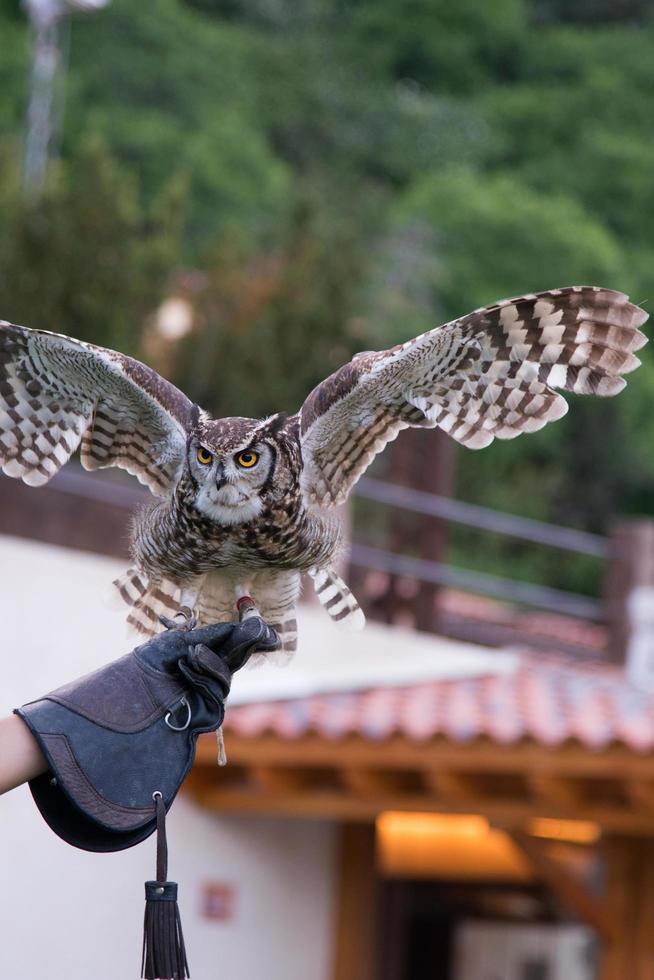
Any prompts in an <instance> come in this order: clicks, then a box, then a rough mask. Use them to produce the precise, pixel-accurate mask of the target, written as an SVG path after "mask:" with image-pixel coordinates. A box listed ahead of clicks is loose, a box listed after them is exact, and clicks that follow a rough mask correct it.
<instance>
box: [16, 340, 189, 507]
mask: <svg viewBox="0 0 654 980" xmlns="http://www.w3.org/2000/svg"><path fill="white" fill-rule="evenodd" d="M193 410H194V406H193V404H192V402H190V401H189V399H188V398H187V397H186V395H184V394H183V393H182V392H181V391H179V390H178V389H177V388H175V387H174V385H171V384H169V383H168V382H167V381H165V380H164V379H163V378H161V377H160V376H159V375H158V374H157V373H156V372H155V371H152V370H151V369H150V368H148V367H146V366H145V365H144V364H141V363H140V362H139V361H135V360H133V359H132V358H131V357H125V356H124V355H123V354H119V353H117V352H115V351H111V350H107V349H106V348H104V347H95V346H94V345H93V344H86V343H84V342H83V341H80V340H73V339H72V338H71V337H64V336H62V335H60V334H55V333H48V332H46V331H44V330H28V329H27V328H26V327H18V326H15V325H13V324H11V323H6V322H3V321H0V466H1V467H2V470H3V471H4V472H5V473H6V474H7V475H8V476H13V477H19V478H21V479H22V480H24V481H25V483H28V484H29V485H30V486H41V485H42V484H44V483H47V482H48V480H50V479H51V477H53V476H54V475H55V473H57V471H58V470H59V469H61V467H62V466H63V465H64V463H66V462H67V461H68V460H69V459H70V457H71V455H72V454H73V453H74V452H75V450H76V449H77V447H78V446H79V444H80V442H81V444H82V449H81V460H82V465H83V466H84V467H85V468H86V469H87V470H95V469H101V468H103V467H105V466H120V467H121V468H122V469H125V470H127V472H128V473H131V474H132V475H133V476H135V477H137V479H138V480H140V482H141V483H144V484H145V485H146V486H148V487H149V488H150V490H152V492H153V493H155V494H162V493H164V492H165V491H166V490H167V488H168V487H169V486H170V484H171V481H172V479H173V476H174V474H175V471H176V469H177V467H178V465H179V462H180V461H181V459H182V458H183V455H184V452H185V447H186V433H187V431H188V429H189V427H190V425H191V419H192V413H193Z"/></svg>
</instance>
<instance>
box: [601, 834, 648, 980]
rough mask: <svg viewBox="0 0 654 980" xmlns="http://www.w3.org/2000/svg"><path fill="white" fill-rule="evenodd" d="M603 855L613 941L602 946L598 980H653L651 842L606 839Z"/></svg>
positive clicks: (606, 896) (618, 838) (627, 838)
mask: <svg viewBox="0 0 654 980" xmlns="http://www.w3.org/2000/svg"><path fill="white" fill-rule="evenodd" d="M604 855H605V861H606V888H605V903H606V906H607V909H608V911H609V914H610V915H611V918H612V920H613V923H614V938H613V940H612V941H605V942H604V943H603V944H602V947H601V955H600V969H599V975H598V980H654V842H653V841H651V840H648V839H643V838H637V837H609V838H607V839H606V840H605V841H604Z"/></svg>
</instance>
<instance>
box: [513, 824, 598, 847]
mask: <svg viewBox="0 0 654 980" xmlns="http://www.w3.org/2000/svg"><path fill="white" fill-rule="evenodd" d="M529 833H530V834H531V835H532V836H533V837H545V838H547V839H548V840H562V841H566V842H567V843H569V844H594V843H595V842H596V841H598V840H599V837H600V833H601V831H600V828H599V826H598V825H597V824H596V823H593V822H592V821H591V820H553V819H551V818H549V817H537V818H536V819H534V820H532V821H531V822H530V824H529Z"/></svg>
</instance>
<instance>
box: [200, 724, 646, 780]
mask: <svg viewBox="0 0 654 980" xmlns="http://www.w3.org/2000/svg"><path fill="white" fill-rule="evenodd" d="M226 738H227V739H228V742H227V747H228V754H229V761H230V762H233V763H235V764H240V765H248V764H252V765H258V764H261V765H263V764H265V765H272V764H275V765H283V766H289V767H290V766H325V767H327V768H332V769H333V768H334V767H342V766H355V767H366V768H370V769H419V770H423V771H433V770H436V769H442V770H447V771H456V772H472V773H474V772H484V773H494V772H498V773H500V772H505V773H516V772H517V773H536V772H539V773H544V774H551V775H557V776H566V777H570V778H581V777H593V776H594V777H596V778H601V779H619V780H623V779H635V780H654V754H653V753H650V752H648V753H637V752H632V751H630V750H629V749H628V748H626V747H624V746H610V747H608V748H606V749H603V750H600V751H590V750H589V749H587V748H584V747H583V746H581V745H579V744H577V743H566V744H565V745H562V746H560V747H559V748H556V749H552V748H547V747H545V746H542V745H539V744H538V743H536V742H532V741H523V742H520V743H519V744H517V745H507V746H501V745H498V744H497V743H496V742H493V741H492V740H491V739H487V738H482V739H477V740H476V741H474V742H472V743H465V744H459V743H456V742H451V741H449V740H448V739H446V738H440V737H439V738H434V739H432V740H430V741H426V742H411V741H410V740H409V739H407V738H405V737H404V736H402V735H394V736H391V737H390V738H387V739H384V740H383V741H380V742H372V741H369V740H367V739H364V738H362V737H361V736H359V735H349V736H345V737H344V738H340V739H338V740H331V739H324V738H321V737H320V736H319V735H306V736H304V737H302V738H297V739H285V738H280V737H279V736H276V735H271V734H266V735H261V736H257V737H253V738H249V737H248V738H246V737H244V736H239V735H236V734H235V733H234V732H231V731H229V729H227V731H226ZM215 759H216V745H215V737H213V738H212V737H211V736H202V737H201V738H200V739H199V740H198V751H197V764H199V765H204V764H206V765H210V766H212V767H214V768H215Z"/></svg>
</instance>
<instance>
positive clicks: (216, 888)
mask: <svg viewBox="0 0 654 980" xmlns="http://www.w3.org/2000/svg"><path fill="white" fill-rule="evenodd" d="M202 915H203V916H204V918H205V919H214V920H216V921H218V922H226V921H227V920H228V919H231V918H233V915H234V889H233V887H232V886H231V885H224V884H218V883H216V882H209V883H207V884H206V885H204V887H203V889H202Z"/></svg>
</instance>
